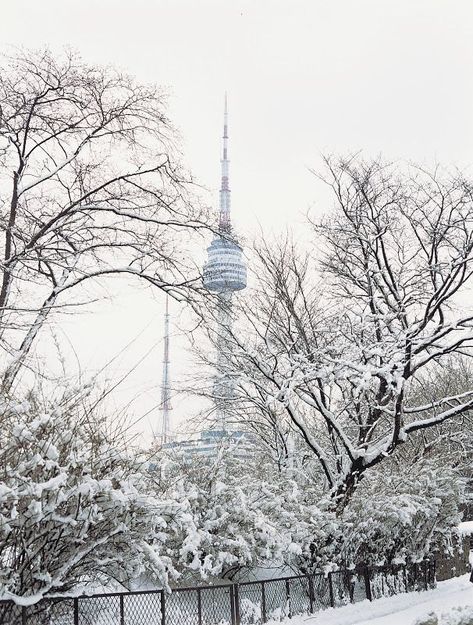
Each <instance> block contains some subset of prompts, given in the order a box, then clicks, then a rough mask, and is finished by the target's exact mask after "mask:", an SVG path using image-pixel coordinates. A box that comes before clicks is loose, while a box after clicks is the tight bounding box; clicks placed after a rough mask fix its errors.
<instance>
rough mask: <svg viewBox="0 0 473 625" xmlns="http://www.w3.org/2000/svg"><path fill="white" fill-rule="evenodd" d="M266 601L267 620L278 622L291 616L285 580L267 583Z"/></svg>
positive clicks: (265, 587) (265, 589)
mask: <svg viewBox="0 0 473 625" xmlns="http://www.w3.org/2000/svg"><path fill="white" fill-rule="evenodd" d="M264 599H265V606H264V607H265V610H264V612H265V617H266V620H270V619H273V620H278V619H281V618H285V617H286V616H288V615H289V602H288V592H287V586H286V583H285V581H284V580H278V579H275V580H268V581H265V582H264Z"/></svg>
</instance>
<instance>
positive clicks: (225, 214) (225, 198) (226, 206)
mask: <svg viewBox="0 0 473 625" xmlns="http://www.w3.org/2000/svg"><path fill="white" fill-rule="evenodd" d="M220 163H221V165H222V180H221V185H220V215H219V220H218V228H219V230H220V231H221V232H229V231H230V229H231V223H230V186H229V179H228V176H229V164H230V161H229V160H228V104H227V92H225V107H224V112H223V154H222V159H221V161H220Z"/></svg>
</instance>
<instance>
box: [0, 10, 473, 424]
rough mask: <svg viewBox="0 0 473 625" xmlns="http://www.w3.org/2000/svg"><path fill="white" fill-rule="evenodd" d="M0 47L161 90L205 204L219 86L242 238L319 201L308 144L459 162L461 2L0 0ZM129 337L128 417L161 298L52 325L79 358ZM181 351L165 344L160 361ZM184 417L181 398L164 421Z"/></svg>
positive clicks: (465, 71)
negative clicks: (100, 67)
mask: <svg viewBox="0 0 473 625" xmlns="http://www.w3.org/2000/svg"><path fill="white" fill-rule="evenodd" d="M0 41H1V42H2V46H3V47H4V49H7V50H8V46H9V45H15V46H18V45H22V46H27V47H40V46H43V45H44V44H47V45H49V46H50V47H51V49H53V50H60V49H61V48H62V47H63V46H65V45H67V46H71V47H73V48H75V49H77V50H79V51H80V52H81V54H82V56H83V57H84V59H85V60H86V61H89V62H91V63H96V64H113V65H118V66H119V67H121V68H123V69H124V70H126V71H128V72H129V73H131V74H134V75H135V76H136V77H137V78H138V79H139V80H141V81H145V82H150V81H152V82H157V83H159V84H162V85H165V86H167V87H168V88H169V91H170V94H171V98H170V108H169V115H170V117H171V119H172V120H173V121H174V123H175V124H176V125H177V127H178V128H179V130H180V133H181V135H182V147H183V151H184V154H185V159H186V162H187V164H188V165H189V167H190V168H191V169H192V170H193V172H194V174H195V175H196V177H197V178H198V180H199V182H201V183H202V184H203V185H205V186H206V187H208V188H209V189H210V190H211V192H210V194H209V195H208V196H207V197H205V200H206V201H208V202H213V203H214V204H216V201H217V194H216V192H215V191H216V189H217V188H218V184H219V150H220V135H221V123H222V105H223V93H224V91H225V90H227V91H228V94H229V104H230V137H231V138H230V141H231V143H230V158H231V174H230V175H231V188H232V206H233V219H234V222H235V223H236V225H237V227H238V229H239V230H240V231H242V232H243V233H245V234H246V235H248V236H251V234H252V233H253V232H256V230H257V229H259V226H260V225H261V227H262V228H264V229H265V230H266V231H269V230H272V231H275V232H277V231H278V230H281V229H283V228H285V227H286V226H287V225H290V224H291V223H294V222H295V221H299V222H300V221H301V215H302V214H303V213H304V212H305V211H306V210H307V209H308V208H309V207H312V208H315V210H317V211H323V210H325V209H327V208H329V206H325V201H326V198H323V197H322V196H320V194H319V191H320V190H319V189H318V187H317V185H316V183H315V181H314V178H313V176H312V175H311V174H310V173H309V168H311V167H312V168H317V167H319V166H320V154H322V153H334V152H335V153H348V152H353V151H358V150H361V151H362V152H363V153H364V155H365V156H367V157H369V156H376V155H378V154H380V153H382V154H384V155H385V156H386V157H387V158H389V159H397V158H402V159H407V160H414V161H417V162H419V161H420V162H422V163H426V164H432V163H433V162H437V161H438V162H440V163H445V164H450V165H459V166H461V167H469V166H470V163H471V160H472V159H473V123H472V117H473V0H284V1H283V0H251V1H250V0H247V1H245V2H242V1H239V0H219V1H216V0H214V1H210V0H168V1H165V0H133V1H131V0H130V1H124V0H81V1H78V0H40V1H39V0H30V1H26V0H14V1H11V2H6V1H5V0H3V2H2V3H1V15H0ZM139 331H142V334H141V337H140V339H139V340H138V341H137V342H136V343H135V344H134V345H133V346H132V347H131V348H130V349H129V350H128V351H127V352H126V356H124V357H123V359H122V363H121V365H120V366H123V367H126V366H128V365H130V364H131V363H133V362H134V361H136V360H137V359H138V358H140V356H141V355H143V354H144V353H145V351H146V349H147V346H153V345H155V346H156V349H155V350H154V351H153V352H152V353H151V354H150V355H149V356H148V357H147V358H146V359H145V361H144V363H143V364H142V365H141V366H140V367H139V369H138V370H137V374H136V375H135V376H134V378H133V382H130V383H129V385H128V386H127V387H126V388H125V390H124V396H126V397H130V398H131V397H132V395H134V394H135V393H136V394H138V395H141V398H140V400H139V401H138V402H137V404H136V406H135V408H134V410H135V412H136V414H139V413H140V411H144V410H146V409H148V408H150V407H152V405H153V404H154V403H156V401H157V400H158V399H159V392H158V388H157V387H158V386H159V381H160V376H161V371H160V359H161V351H160V350H161V346H160V345H161V343H160V342H161V339H162V301H161V299H160V298H159V297H157V298H154V297H151V296H150V295H147V294H146V293H144V292H142V291H139V292H137V293H136V294H135V293H134V292H133V291H131V290H128V289H127V290H126V291H123V293H122V294H121V296H119V297H118V298H116V299H115V300H114V301H113V303H112V302H108V303H105V304H102V305H101V306H100V307H98V308H97V309H95V310H93V311H92V312H91V313H90V314H88V315H83V316H82V317H81V318H80V319H78V320H76V321H74V322H73V321H72V320H71V321H69V322H68V326H67V328H66V332H67V335H68V337H69V339H70V340H71V342H72V343H73V345H74V347H75V349H76V351H77V352H78V354H79V356H80V358H81V360H82V361H83V362H82V364H83V366H84V367H85V368H87V367H89V366H91V367H98V366H100V364H102V363H103V362H105V361H106V360H107V359H108V358H109V357H110V356H111V355H113V354H114V353H116V352H117V351H118V350H119V349H120V347H123V346H124V345H125V344H126V343H127V342H128V341H130V340H132V338H133V337H134V336H135V335H136V334H137V333H138V332H139ZM183 354H184V352H183V351H182V350H181V348H180V347H178V346H176V349H175V350H174V367H175V370H178V371H185V370H186V363H185V362H182V361H183V359H184V356H183ZM117 367H118V365H117ZM117 371H118V369H117V370H116V371H115V373H116V372H117ZM188 411H189V409H188V406H186V404H185V402H184V403H183V402H182V400H181V402H180V404H178V405H177V406H176V411H175V414H176V418H177V419H182V418H183V416H184V415H185V414H187V412H188ZM153 420H154V422H155V425H156V423H157V421H158V415H157V414H156V413H151V416H150V418H146V419H144V420H143V421H142V426H141V425H140V426H139V427H143V429H144V430H145V431H146V432H148V433H149V431H150V427H151V424H152V422H153Z"/></svg>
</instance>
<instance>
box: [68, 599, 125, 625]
mask: <svg viewBox="0 0 473 625" xmlns="http://www.w3.org/2000/svg"><path fill="white" fill-rule="evenodd" d="M78 613H79V625H115V624H117V625H120V597H119V596H118V595H97V596H95V597H79V599H78Z"/></svg>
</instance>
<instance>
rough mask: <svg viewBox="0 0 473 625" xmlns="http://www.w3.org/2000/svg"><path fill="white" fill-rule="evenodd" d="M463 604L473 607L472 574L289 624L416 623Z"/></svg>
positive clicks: (356, 624)
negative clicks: (427, 616)
mask: <svg viewBox="0 0 473 625" xmlns="http://www.w3.org/2000/svg"><path fill="white" fill-rule="evenodd" d="M462 606H472V607H473V584H472V583H471V582H470V581H469V575H463V576H462V577H456V578H454V579H449V580H447V581H445V582H439V584H438V586H437V588H435V589H434V590H428V591H425V592H411V593H407V594H401V595H396V596H395V597H386V598H383V599H377V600H376V601H373V602H370V601H361V602H360V603H356V604H354V605H347V606H344V607H343V608H334V609H329V610H324V611H323V612H319V613H318V614H314V615H310V616H307V615H306V616H298V617H295V618H293V619H291V620H289V621H287V625H414V623H415V622H416V621H417V619H418V618H419V617H423V616H426V615H427V614H428V613H429V612H435V613H436V614H437V615H439V616H440V615H441V614H442V613H445V612H448V611H449V609H450V608H457V607H462ZM272 623H273V624H274V625H276V623H275V622H272Z"/></svg>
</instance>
